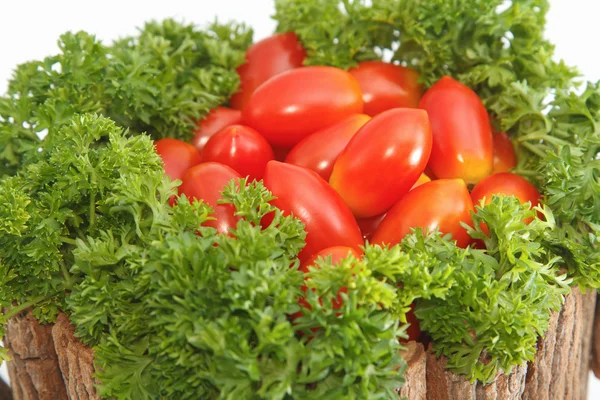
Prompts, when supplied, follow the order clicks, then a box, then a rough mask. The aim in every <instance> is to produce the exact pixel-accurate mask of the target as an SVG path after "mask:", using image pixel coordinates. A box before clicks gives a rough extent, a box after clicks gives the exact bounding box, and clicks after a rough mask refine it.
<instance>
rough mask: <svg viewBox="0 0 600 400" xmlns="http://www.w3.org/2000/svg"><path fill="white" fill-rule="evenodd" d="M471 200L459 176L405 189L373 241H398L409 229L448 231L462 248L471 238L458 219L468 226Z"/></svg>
mask: <svg viewBox="0 0 600 400" xmlns="http://www.w3.org/2000/svg"><path fill="white" fill-rule="evenodd" d="M471 211H473V202H472V200H471V195H470V194H469V191H468V190H467V186H466V184H465V182H464V181H463V180H462V179H438V180H435V181H431V182H428V183H425V184H423V185H421V186H419V187H418V188H416V189H413V190H411V191H410V192H408V193H407V194H406V195H405V196H404V197H403V198H402V199H401V200H400V201H399V202H398V203H396V204H395V205H394V206H393V207H392V208H391V209H390V211H388V213H387V215H386V217H385V218H384V220H383V221H382V222H381V225H379V229H377V231H376V232H375V235H374V236H373V243H374V244H381V245H383V244H389V245H392V246H393V245H395V244H398V243H400V242H401V241H402V239H404V237H405V236H406V235H407V234H409V233H410V230H411V228H421V229H423V230H429V231H432V230H434V229H436V228H438V229H439V231H440V232H442V233H443V234H447V233H451V234H452V238H453V239H454V240H456V242H457V245H458V246H460V247H466V246H467V245H468V244H469V242H470V239H471V237H470V236H469V234H468V233H467V231H466V229H465V228H463V227H462V226H461V224H460V223H461V222H464V223H466V224H468V225H472V220H471Z"/></svg>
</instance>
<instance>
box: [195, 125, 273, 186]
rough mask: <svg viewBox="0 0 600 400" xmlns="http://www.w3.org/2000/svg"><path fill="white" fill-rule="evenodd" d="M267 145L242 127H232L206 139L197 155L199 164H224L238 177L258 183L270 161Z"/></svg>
mask: <svg viewBox="0 0 600 400" xmlns="http://www.w3.org/2000/svg"><path fill="white" fill-rule="evenodd" d="M273 157H274V156H273V150H272V149H271V145H269V142H267V141H266V140H265V138H263V137H262V136H261V135H260V133H258V132H256V131H255V130H254V129H252V128H250V127H247V126H244V125H232V126H229V127H227V128H225V129H223V130H221V131H220V132H217V133H216V134H215V135H214V136H213V137H211V138H210V140H209V141H208V143H206V146H205V147H204V151H203V152H202V154H201V158H202V162H210V161H213V162H218V163H221V164H225V165H227V166H229V167H231V168H233V169H234V170H235V171H237V172H238V173H239V174H240V175H241V176H243V177H246V176H249V177H250V180H254V179H256V180H260V179H262V177H263V174H264V173H265V168H266V166H267V163H268V162H269V161H271V160H272V159H273Z"/></svg>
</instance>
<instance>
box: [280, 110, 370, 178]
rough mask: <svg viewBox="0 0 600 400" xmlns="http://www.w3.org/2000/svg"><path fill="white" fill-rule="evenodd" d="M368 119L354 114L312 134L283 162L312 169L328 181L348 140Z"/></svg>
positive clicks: (362, 115)
mask: <svg viewBox="0 0 600 400" xmlns="http://www.w3.org/2000/svg"><path fill="white" fill-rule="evenodd" d="M369 119H371V117H369V116H368V115H365V114H354V115H351V116H349V117H347V118H345V119H343V120H341V121H340V122H338V123H337V124H334V125H332V126H330V127H328V128H325V129H321V130H320V131H318V132H315V133H313V134H312V135H310V136H308V137H307V138H305V139H304V140H302V141H301V142H300V143H298V144H297V145H296V146H294V148H293V149H292V151H290V153H289V154H288V156H287V157H286V159H285V162H286V163H290V164H294V165H299V166H301V167H305V168H308V169H312V170H313V171H315V172H316V173H317V174H319V175H321V177H322V178H323V179H325V180H326V181H328V180H329V177H330V176H331V171H332V170H333V164H334V163H335V161H336V160H337V158H338V157H339V156H340V154H341V153H342V151H343V150H344V149H345V148H346V146H347V145H348V142H350V139H352V137H353V136H354V134H355V133H356V132H357V131H358V130H359V129H360V128H361V127H362V126H363V125H364V124H365V123H366V122H367V121H368V120H369Z"/></svg>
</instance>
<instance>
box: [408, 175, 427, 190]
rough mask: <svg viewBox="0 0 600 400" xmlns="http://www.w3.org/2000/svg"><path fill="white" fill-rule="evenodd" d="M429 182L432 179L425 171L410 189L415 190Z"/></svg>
mask: <svg viewBox="0 0 600 400" xmlns="http://www.w3.org/2000/svg"><path fill="white" fill-rule="evenodd" d="M427 182H431V179H429V177H428V176H427V175H426V174H425V173H422V174H421V176H420V177H419V179H417V181H416V182H415V184H414V185H413V187H412V188H411V189H410V190H413V189H414V188H416V187H419V186H421V185H422V184H424V183H427Z"/></svg>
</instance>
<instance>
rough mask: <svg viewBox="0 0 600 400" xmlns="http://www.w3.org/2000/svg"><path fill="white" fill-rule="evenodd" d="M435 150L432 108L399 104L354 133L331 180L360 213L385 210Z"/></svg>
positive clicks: (354, 209) (359, 216)
mask: <svg viewBox="0 0 600 400" xmlns="http://www.w3.org/2000/svg"><path fill="white" fill-rule="evenodd" d="M430 152H431V128H430V126H429V120H428V118H427V113H426V112H425V111H423V110H418V109H412V108H395V109H393V110H389V111H385V112H383V113H381V114H379V115H377V116H375V117H373V119H371V120H370V121H369V122H367V123H366V124H365V125H364V126H363V127H362V128H361V129H360V130H359V131H358V132H357V133H356V135H354V137H353V138H352V140H350V143H348V146H347V147H346V149H345V150H344V151H343V152H342V154H341V155H340V157H339V158H338V160H337V161H336V163H335V166H334V167H333V172H332V173H331V178H330V179H329V182H330V183H331V186H332V187H333V188H334V189H335V190H337V192H338V193H339V194H340V195H341V196H342V198H343V199H344V200H345V201H346V204H348V206H350V209H351V210H352V212H353V213H354V215H355V216H356V217H357V218H365V217H372V216H374V215H379V214H381V213H383V212H385V211H386V210H388V209H389V208H390V207H391V206H392V205H394V203H396V202H397V201H398V200H399V199H400V198H401V197H402V196H403V195H404V194H406V192H408V191H409V190H410V188H411V187H412V186H413V185H414V184H415V182H416V181H417V179H419V176H420V175H421V174H422V173H423V170H425V166H426V165H427V160H428V159H429V154H430Z"/></svg>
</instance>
